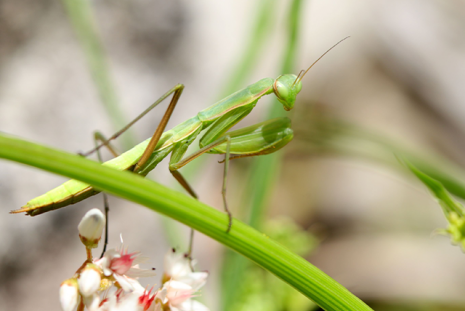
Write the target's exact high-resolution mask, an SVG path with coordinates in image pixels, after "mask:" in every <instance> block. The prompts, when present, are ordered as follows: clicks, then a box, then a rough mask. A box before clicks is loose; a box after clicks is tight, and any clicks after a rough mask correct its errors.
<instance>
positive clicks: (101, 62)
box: [62, 0, 136, 149]
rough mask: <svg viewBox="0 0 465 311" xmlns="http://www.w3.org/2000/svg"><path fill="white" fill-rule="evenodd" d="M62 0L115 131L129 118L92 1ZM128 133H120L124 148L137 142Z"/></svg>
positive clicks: (129, 132)
mask: <svg viewBox="0 0 465 311" xmlns="http://www.w3.org/2000/svg"><path fill="white" fill-rule="evenodd" d="M62 2H63V5H64V7H65V9H66V13H67V14H68V17H69V19H70V22H71V25H72V27H73V29H74V31H75V32H76V35H77V37H78V39H79V42H80V44H81V46H82V49H83V51H84V55H85V57H86V59H87V63H88V66H89V69H90V72H91V74H92V78H93V80H94V83H95V86H96V88H97V91H98V94H99V96H100V99H101V101H102V103H103V105H104V107H105V109H106V110H107V113H108V115H109V116H110V121H111V122H112V124H113V128H114V130H115V132H116V131H117V130H120V129H121V128H123V127H124V126H125V125H126V124H127V123H128V122H127V120H126V118H125V117H124V114H123V113H122V111H121V109H120V106H119V102H118V96H117V95H116V92H115V87H114V85H113V81H112V79H111V76H110V69H109V67H108V64H107V60H106V56H105V52H104V49H103V46H102V44H101V42H100V39H99V36H98V33H97V29H96V27H95V20H94V17H93V14H92V7H91V3H92V2H91V1H87V0H62ZM131 133H132V132H131V131H130V130H129V131H126V132H125V133H124V134H123V135H121V140H122V142H123V145H124V147H125V149H129V148H131V147H132V146H134V145H135V144H136V140H135V139H134V137H133V135H132V134H131Z"/></svg>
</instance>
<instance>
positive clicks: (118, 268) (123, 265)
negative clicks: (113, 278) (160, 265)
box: [110, 253, 137, 275]
mask: <svg viewBox="0 0 465 311" xmlns="http://www.w3.org/2000/svg"><path fill="white" fill-rule="evenodd" d="M136 254H137V253H131V254H121V257H120V258H113V259H112V260H111V263H110V269H111V270H112V271H113V272H114V273H116V274H120V275H123V274H125V273H126V272H128V270H129V269H131V267H132V262H133V261H134V259H135V258H132V256H134V255H136Z"/></svg>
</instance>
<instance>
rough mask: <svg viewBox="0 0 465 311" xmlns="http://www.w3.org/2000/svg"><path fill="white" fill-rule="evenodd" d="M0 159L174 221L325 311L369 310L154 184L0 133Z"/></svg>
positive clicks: (251, 235)
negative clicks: (78, 182) (60, 177)
mask: <svg viewBox="0 0 465 311" xmlns="http://www.w3.org/2000/svg"><path fill="white" fill-rule="evenodd" d="M0 158H4V159H8V160H12V161H16V162H19V163H23V164H27V165H31V166H35V167H37V168H41V169H44V170H47V171H50V172H53V173H56V174H61V175H64V176H68V177H70V178H75V179H78V180H81V181H83V182H86V183H89V184H91V185H93V186H94V187H96V188H97V189H100V190H103V191H106V192H108V193H110V194H113V195H116V196H119V197H121V198H124V199H127V200H130V201H133V202H136V203H138V204H141V205H144V206H146V207H148V208H150V209H152V210H154V211H157V212H159V213H161V214H164V215H166V216H168V217H171V218H173V219H176V220H177V221H180V222H182V223H184V224H185V225H187V226H190V227H192V228H194V229H195V230H197V231H199V232H202V233H204V234H205V235H208V236H210V237H211V238H213V239H215V240H217V241H218V242H220V243H222V244H224V245H226V246H228V247H230V248H232V249H233V250H235V251H237V252H238V253H240V254H242V255H244V256H245V257H247V258H249V259H251V260H252V261H254V262H255V263H257V264H259V265H260V266H262V267H263V268H265V269H267V270H268V271H270V272H272V273H273V274H275V275H276V276H278V277H279V278H281V279H282V280H283V281H285V282H287V283H288V284H290V285H291V286H293V287H294V288H296V289H297V290H298V291H300V292H301V293H302V294H304V295H305V296H307V297H308V298H310V299H312V300H313V301H315V302H316V303H317V304H318V305H320V306H321V307H322V308H323V309H325V310H360V311H362V310H371V309H370V308H369V307H368V306H367V305H365V304H364V303H363V302H362V301H361V300H360V299H358V298H357V297H355V296H354V295H353V294H351V293H350V292H349V291H348V290H347V289H345V288H344V287H343V286H341V285H340V284H339V283H337V282H336V281H334V280H333V279H331V278H330V277H329V276H327V275H326V274H325V273H323V272H322V271H320V270H319V269H318V268H316V267H314V266H313V265H311V264H310V263H309V262H307V261H306V260H305V259H303V258H301V257H300V256H297V255H295V254H294V253H292V252H290V251H289V250H287V249H286V248H284V247H283V246H281V245H279V244H277V243H275V242H273V241H272V240H270V239H269V238H268V237H267V236H265V235H263V234H262V233H260V232H258V231H256V230H255V229H253V228H251V227H250V226H247V225H246V224H244V223H242V222H240V221H238V220H234V223H233V226H232V229H231V231H230V232H229V233H226V228H227V223H228V220H227V216H226V215H225V214H224V213H222V212H219V211H217V210H215V209H213V208H212V207H209V206H207V205H205V204H203V203H201V202H199V201H197V200H195V199H193V198H191V197H189V196H187V195H184V194H181V193H179V192H177V191H174V190H171V189H169V188H166V187H164V186H162V185H160V184H158V183H156V182H153V181H151V180H148V179H144V178H142V177H140V176H137V175H135V174H132V173H130V172H121V171H117V170H113V169H110V168H108V167H104V166H102V165H100V164H98V163H96V162H94V161H90V160H88V159H85V158H83V157H80V156H77V155H73V154H69V153H65V152H63V151H58V150H54V149H51V148H48V147H45V146H41V145H37V144H34V143H31V142H27V141H24V140H21V139H18V138H13V137H11V136H7V135H4V134H0ZM11 217H14V216H11Z"/></svg>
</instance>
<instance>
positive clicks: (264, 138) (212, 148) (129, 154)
mask: <svg viewBox="0 0 465 311" xmlns="http://www.w3.org/2000/svg"><path fill="white" fill-rule="evenodd" d="M345 39H347V38H344V39H342V40H341V41H339V42H338V43H336V44H335V45H334V46H332V47H331V48H330V49H329V50H327V51H326V52H325V53H324V54H323V55H322V56H320V57H319V58H318V59H317V60H316V61H315V62H314V63H313V64H312V65H311V66H310V67H309V68H308V69H307V70H302V71H301V72H300V73H299V74H298V75H297V76H296V75H294V74H284V75H281V76H279V77H278V78H276V79H271V78H265V79H262V80H260V81H258V82H256V83H254V84H251V85H249V86H247V87H246V88H244V89H242V90H239V91H237V92H236V93H233V94H231V95H230V96H228V97H226V98H224V99H222V100H220V101H219V102H217V103H216V104H214V105H212V106H210V107H208V108H206V109H204V110H202V111H200V112H199V113H198V114H197V115H196V116H194V117H192V118H190V119H188V120H186V121H184V122H183V123H181V124H179V125H177V126H176V127H174V128H173V129H171V130H169V131H166V132H164V130H165V127H166V125H167V123H168V121H169V119H170V117H171V114H172V112H173V110H174V108H175V106H176V104H177V102H178V100H179V98H180V96H181V94H182V91H183V89H184V85H182V84H178V85H176V86H175V87H173V88H172V89H171V90H169V91H168V92H166V93H165V94H164V95H163V96H162V97H160V98H159V99H158V100H157V101H156V102H155V103H153V104H152V105H151V106H150V107H149V108H147V109H146V110H145V111H144V112H143V113H142V114H141V115H139V116H138V117H137V118H136V119H135V120H133V121H132V122H131V123H129V124H128V125H127V126H126V127H125V128H123V129H122V130H121V131H119V132H117V133H116V134H114V135H113V136H112V137H110V138H109V139H104V138H103V137H102V136H98V135H97V136H96V140H101V141H103V143H101V144H100V145H97V146H96V148H94V149H93V150H91V151H90V152H88V153H87V154H85V155H88V154H91V153H93V152H95V151H97V150H98V149H100V148H101V147H102V146H107V147H110V145H109V142H110V140H113V139H115V138H116V137H118V136H119V135H120V134H121V133H122V132H124V131H125V130H126V129H127V128H129V127H130V126H132V125H133V124H134V123H135V122H136V121H138V120H139V119H140V118H142V117H143V116H144V115H145V114H146V113H148V112H149V111H150V110H151V109H153V108H154V107H156V106H157V105H158V104H159V103H161V102H162V101H163V100H165V99H166V98H167V97H168V96H170V95H171V94H173V97H172V99H171V102H170V104H169V106H168V108H167V110H166V112H165V114H164V116H163V118H162V120H161V121H160V124H159V125H158V127H157V129H156V131H155V133H154V134H153V136H152V137H151V138H149V139H147V140H145V141H143V142H142V143H140V144H138V145H137V146H135V147H133V148H132V149H130V150H128V151H126V152H125V153H123V154H121V155H119V156H117V157H115V158H113V159H112V160H109V161H107V162H105V163H103V164H102V165H105V166H109V167H112V168H114V169H117V170H130V171H133V172H134V173H136V174H139V175H142V176H145V175H147V174H148V173H149V172H150V171H151V170H152V169H154V168H155V166H156V165H157V164H158V163H159V162H160V161H161V160H162V159H164V158H165V157H166V156H168V155H169V154H170V153H171V158H170V162H169V169H170V172H171V173H172V174H173V176H174V177H175V178H176V180H177V181H178V182H179V183H180V184H181V185H182V186H183V187H184V189H185V190H186V191H187V192H189V194H190V195H192V196H193V197H195V198H197V195H196V194H195V192H194V191H193V189H192V187H191V186H190V185H189V184H188V183H187V181H186V180H185V179H184V177H183V176H182V175H181V173H180V172H179V169H180V168H182V167H183V166H185V165H186V164H188V163H189V162H191V161H192V160H194V159H195V158H197V157H199V156H200V155H202V154H204V153H215V154H225V160H224V168H225V170H224V179H223V191H222V195H223V202H224V208H225V211H226V212H227V213H228V216H229V224H228V228H227V231H229V230H230V228H231V224H232V217H231V214H230V212H229V210H228V207H227V203H226V175H227V171H228V165H229V160H231V159H236V158H241V157H250V156H258V155H265V154H269V153H273V152H275V151H277V150H279V149H280V148H282V147H284V146H285V145H286V144H287V143H288V142H289V141H291V139H292V137H293V132H292V129H291V127H290V120H289V119H288V118H276V119H272V120H268V121H264V122H261V123H258V124H255V125H252V126H248V127H245V128H242V129H239V130H234V131H229V132H228V130H229V129H230V128H231V127H233V126H234V125H235V124H236V123H238V122H239V121H240V120H242V119H243V118H244V117H246V116H247V115H248V114H249V113H250V112H251V111H252V109H253V108H254V107H255V105H256V104H257V102H258V100H259V99H260V98H261V97H262V96H264V95H268V94H271V93H274V94H275V95H276V97H277V99H278V100H279V102H280V103H281V104H282V105H283V107H284V109H285V110H287V111H289V110H291V109H292V108H293V107H294V103H295V100H296V96H297V94H298V93H299V92H300V90H301V88H302V82H301V81H302V78H303V77H304V76H305V74H306V73H307V72H308V71H309V70H310V68H312V66H313V65H314V64H315V63H316V62H318V61H319V60H320V59H321V58H322V57H323V56H324V55H326V53H328V52H329V51H330V50H331V49H333V48H334V47H335V46H336V45H337V44H339V43H340V42H342V41H343V40H345ZM205 130H206V133H205V134H204V135H203V136H202V137H201V138H200V150H198V151H196V152H194V153H192V154H191V155H188V156H186V157H184V154H185V153H186V151H187V148H188V147H189V145H190V144H192V142H193V141H194V140H195V138H196V137H197V136H198V135H199V134H200V133H201V132H202V131H205ZM111 150H112V149H111V148H110V151H111ZM230 154H232V155H233V156H230ZM98 192H99V191H97V190H95V189H94V188H92V187H91V186H90V185H88V184H85V183H83V182H80V181H77V180H69V181H67V182H65V183H64V184H62V185H61V186H58V187H57V188H55V189H53V190H51V191H49V192H47V193H45V194H43V195H41V196H39V197H37V198H35V199H33V200H31V201H29V202H27V204H26V205H24V206H23V207H21V208H20V209H18V210H14V211H11V213H21V212H25V213H26V214H27V215H30V216H35V215H39V214H42V213H44V212H47V211H50V210H54V209H58V208H61V207H64V206H67V205H71V204H74V203H77V202H79V201H82V200H84V199H86V198H88V197H90V196H92V195H94V194H97V193H98Z"/></svg>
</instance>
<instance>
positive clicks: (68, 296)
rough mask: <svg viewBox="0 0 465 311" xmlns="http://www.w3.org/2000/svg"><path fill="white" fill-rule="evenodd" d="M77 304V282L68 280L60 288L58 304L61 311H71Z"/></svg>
mask: <svg viewBox="0 0 465 311" xmlns="http://www.w3.org/2000/svg"><path fill="white" fill-rule="evenodd" d="M78 303H79V293H78V282H77V280H76V279H74V278H73V279H68V280H66V281H64V282H63V283H61V286H60V304H61V309H62V310H63V311H73V310H74V309H76V307H77V305H78Z"/></svg>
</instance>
